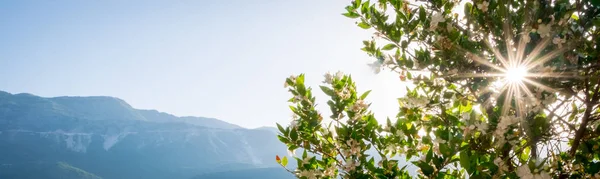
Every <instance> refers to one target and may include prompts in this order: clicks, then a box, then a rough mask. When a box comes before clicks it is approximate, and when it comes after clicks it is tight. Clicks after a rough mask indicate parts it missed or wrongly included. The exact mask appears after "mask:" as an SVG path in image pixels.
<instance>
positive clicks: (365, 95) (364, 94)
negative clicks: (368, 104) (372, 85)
mask: <svg viewBox="0 0 600 179" xmlns="http://www.w3.org/2000/svg"><path fill="white" fill-rule="evenodd" d="M369 93H371V90H369V91H365V93H363V94H362V95H360V99H362V100H364V99H366V98H367V96H368V95H369Z"/></svg>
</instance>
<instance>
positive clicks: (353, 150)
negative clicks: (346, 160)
mask: <svg viewBox="0 0 600 179" xmlns="http://www.w3.org/2000/svg"><path fill="white" fill-rule="evenodd" d="M346 144H347V145H348V147H349V149H344V151H343V152H344V153H345V155H346V157H348V155H356V156H357V157H360V156H361V153H360V152H361V151H360V150H361V147H360V143H358V142H357V141H356V140H354V139H350V140H348V141H346Z"/></svg>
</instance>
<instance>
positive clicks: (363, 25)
mask: <svg viewBox="0 0 600 179" xmlns="http://www.w3.org/2000/svg"><path fill="white" fill-rule="evenodd" d="M358 27H360V28H363V29H369V28H371V26H370V25H369V24H367V23H365V22H360V23H358Z"/></svg>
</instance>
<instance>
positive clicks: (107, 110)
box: [0, 91, 287, 179]
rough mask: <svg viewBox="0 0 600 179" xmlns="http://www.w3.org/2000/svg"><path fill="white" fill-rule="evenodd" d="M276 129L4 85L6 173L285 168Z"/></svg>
mask: <svg viewBox="0 0 600 179" xmlns="http://www.w3.org/2000/svg"><path fill="white" fill-rule="evenodd" d="M275 131H276V129H274V128H258V129H246V128H242V127H239V126H237V125H234V124H230V123H227V122H224V121H220V120H217V119H212V118H203V117H177V116H174V115H171V114H167V113H163V112H158V111H156V110H140V109H135V108H133V107H132V106H130V105H129V104H127V103H126V102H125V101H123V100H121V99H118V98H114V97H102V96H99V97H54V98H43V97H39V96H35V95H31V94H10V93H7V92H2V91H0V149H2V150H1V151H2V152H0V178H27V177H25V176H27V174H31V173H36V174H41V175H44V176H54V175H57V176H60V177H59V178H67V179H68V178H86V177H87V176H89V177H87V178H90V177H91V178H94V177H102V178H106V179H112V178H118V179H120V178H144V179H146V178H147V179H154V178H157V179H158V178H174V179H178V178H185V179H189V178H191V177H194V176H201V175H204V174H209V173H218V172H226V171H232V170H235V171H255V170H254V169H260V168H268V167H279V166H278V164H277V163H275V161H274V156H275V155H277V154H279V155H283V154H286V153H287V152H286V146H285V145H283V144H281V143H280V142H279V141H278V140H277V137H276V132H275ZM279 169H280V170H281V171H284V170H283V169H281V168H279ZM271 170H274V171H276V169H275V168H272V169H271ZM79 174H80V175H79ZM82 176H86V177H82ZM33 178H35V177H33ZM276 178H277V177H276Z"/></svg>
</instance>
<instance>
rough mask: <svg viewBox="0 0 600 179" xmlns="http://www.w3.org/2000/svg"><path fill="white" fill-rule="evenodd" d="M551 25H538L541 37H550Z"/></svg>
mask: <svg viewBox="0 0 600 179" xmlns="http://www.w3.org/2000/svg"><path fill="white" fill-rule="evenodd" d="M550 29H551V27H550V25H548V24H540V25H538V29H537V33H538V34H540V37H542V38H544V37H550Z"/></svg>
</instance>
